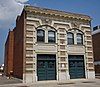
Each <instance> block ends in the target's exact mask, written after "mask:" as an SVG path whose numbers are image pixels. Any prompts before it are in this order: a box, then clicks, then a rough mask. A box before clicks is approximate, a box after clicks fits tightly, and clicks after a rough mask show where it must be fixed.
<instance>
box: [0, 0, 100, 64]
mask: <svg viewBox="0 0 100 87" xmlns="http://www.w3.org/2000/svg"><path fill="white" fill-rule="evenodd" d="M24 4H29V5H33V6H38V7H43V8H51V9H56V10H62V11H67V12H73V13H78V14H86V15H89V16H91V18H92V27H94V26H96V25H100V0H0V64H1V63H3V61H4V58H3V57H4V43H5V41H6V38H7V34H8V31H9V29H11V30H12V29H13V28H14V27H15V20H16V17H17V15H20V14H21V12H22V9H23V6H24Z"/></svg>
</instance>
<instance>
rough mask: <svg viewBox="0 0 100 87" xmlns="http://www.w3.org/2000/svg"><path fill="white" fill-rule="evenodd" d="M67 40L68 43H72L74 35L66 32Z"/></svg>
mask: <svg viewBox="0 0 100 87" xmlns="http://www.w3.org/2000/svg"><path fill="white" fill-rule="evenodd" d="M67 42H68V44H74V35H73V33H67Z"/></svg>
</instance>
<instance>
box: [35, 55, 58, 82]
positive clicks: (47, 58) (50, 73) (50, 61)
mask: <svg viewBox="0 0 100 87" xmlns="http://www.w3.org/2000/svg"><path fill="white" fill-rule="evenodd" d="M37 76H38V81H42V80H55V79H56V56H55V55H40V54H39V55H38V60H37Z"/></svg>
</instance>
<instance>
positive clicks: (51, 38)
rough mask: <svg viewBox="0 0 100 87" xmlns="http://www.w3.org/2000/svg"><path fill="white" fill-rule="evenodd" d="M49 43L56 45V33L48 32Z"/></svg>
mask: <svg viewBox="0 0 100 87" xmlns="http://www.w3.org/2000/svg"><path fill="white" fill-rule="evenodd" d="M48 42H53V43H55V31H52V30H50V31H48Z"/></svg>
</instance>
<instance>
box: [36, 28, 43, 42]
mask: <svg viewBox="0 0 100 87" xmlns="http://www.w3.org/2000/svg"><path fill="white" fill-rule="evenodd" d="M37 41H38V42H44V41H45V31H44V30H42V29H38V30H37Z"/></svg>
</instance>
